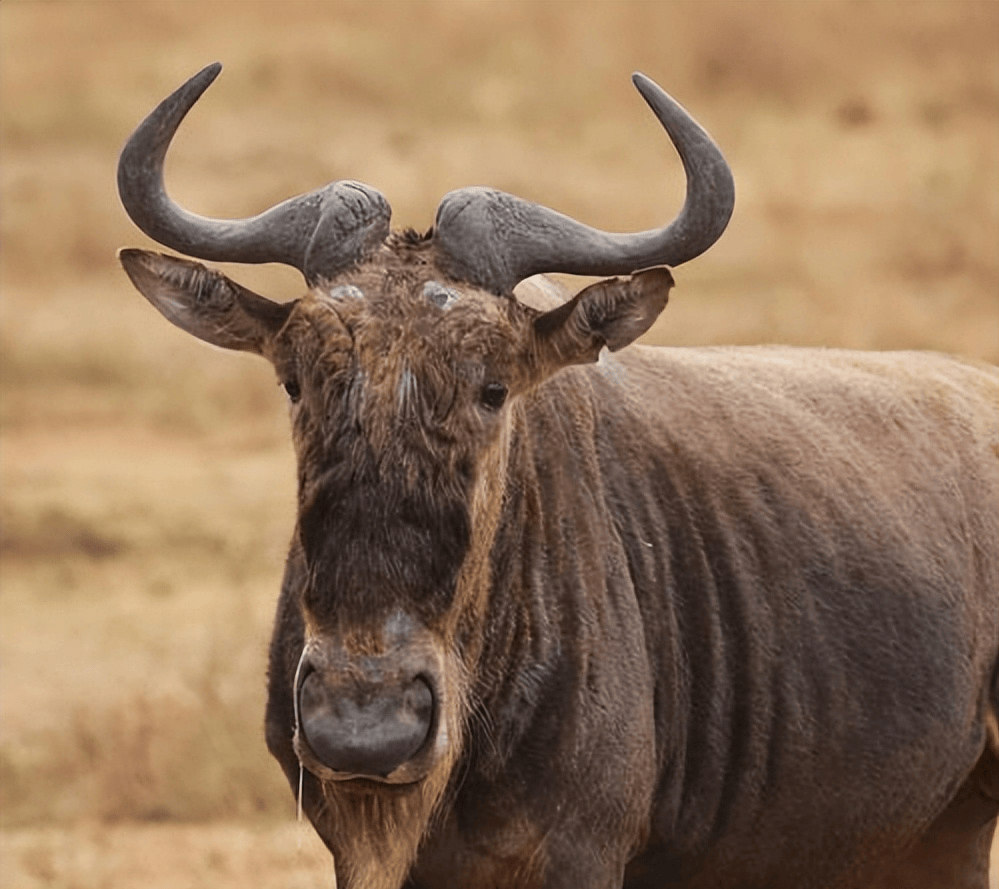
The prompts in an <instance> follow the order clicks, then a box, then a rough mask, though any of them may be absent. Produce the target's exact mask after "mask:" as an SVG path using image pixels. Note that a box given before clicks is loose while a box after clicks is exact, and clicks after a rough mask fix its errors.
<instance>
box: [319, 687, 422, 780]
mask: <svg viewBox="0 0 999 889" xmlns="http://www.w3.org/2000/svg"><path fill="white" fill-rule="evenodd" d="M299 711H300V716H301V729H302V732H303V734H304V736H305V740H306V742H307V743H308V745H309V747H310V748H311V750H312V752H313V753H314V754H315V755H316V757H317V758H318V759H319V761H320V762H322V763H323V764H324V765H326V766H328V767H329V768H331V769H333V770H335V771H339V772H347V773H351V774H357V775H370V776H373V777H374V776H380V777H385V776H387V775H388V774H390V773H391V772H392V771H394V770H395V769H397V768H398V767H399V766H400V765H402V764H403V763H405V762H408V761H409V760H410V759H412V758H413V757H414V756H415V755H416V754H417V753H418V752H419V750H420V748H422V747H423V745H424V744H425V743H426V740H427V738H428V736H429V734H430V730H431V726H432V724H433V718H434V695H433V692H432V690H431V688H430V685H429V683H428V682H427V681H426V679H424V678H423V677H417V678H415V679H412V680H411V681H409V682H407V683H405V684H404V685H402V686H371V685H369V684H353V683H352V684H349V685H329V684H327V683H325V682H323V679H322V677H321V675H320V674H319V673H317V672H315V671H313V672H311V673H309V674H307V675H306V676H305V678H304V679H303V680H302V683H301V686H300V690H299Z"/></svg>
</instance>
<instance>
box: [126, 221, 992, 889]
mask: <svg viewBox="0 0 999 889" xmlns="http://www.w3.org/2000/svg"><path fill="white" fill-rule="evenodd" d="M123 261H124V262H125V264H126V268H127V269H128V270H129V273H130V275H131V276H132V278H133V280H135V281H136V284H137V286H139V288H140V289H141V290H142V291H143V293H145V294H146V295H147V296H148V297H149V298H150V299H151V300H152V301H153V302H154V304H156V305H158V306H159V307H160V308H161V310H163V311H164V313H165V314H167V315H168V316H169V317H171V319H172V320H174V321H175V322H176V323H179V324H181V326H183V327H184V328H185V329H187V330H189V331H191V332H192V333H195V335H198V336H201V337H202V338H203V339H206V340H208V341H210V342H214V343H216V344H220V345H225V346H227V347H230V348H246V349H252V350H256V351H259V352H260V353H262V354H264V355H265V356H266V357H268V358H269V359H270V360H271V361H272V362H273V363H274V365H275V367H276V369H277V373H278V376H279V379H280V380H281V381H282V382H283V383H285V384H286V386H287V387H288V388H289V391H290V392H291V393H292V394H293V395H294V396H295V399H294V400H295V404H294V405H293V406H292V409H291V414H292V427H293V438H294V442H295V448H296V452H297V455H298V465H299V505H300V514H299V527H298V529H297V531H296V535H295V538H294V540H293V542H292V546H291V552H290V554H289V559H288V566H287V570H286V575H285V581H284V585H283V591H282V597H281V601H280V604H279V608H278V615H277V620H276V623H275V630H274V637H273V642H272V649H271V666H270V676H269V695H270V697H269V703H268V712H267V739H268V744H269V746H270V749H271V750H272V752H273V753H274V755H275V756H276V757H277V759H278V760H279V761H280V763H281V765H282V767H283V768H284V770H285V772H286V774H287V775H288V778H289V780H290V781H291V783H292V786H293V787H296V786H297V781H298V764H299V760H298V758H297V756H296V754H295V750H294V748H293V745H292V735H293V733H294V727H295V722H294V712H293V709H294V708H293V696H294V685H293V677H294V675H295V670H296V667H297V664H298V661H299V656H300V654H301V651H302V646H303V644H304V642H305V639H306V625H308V628H309V630H308V634H309V637H310V638H312V639H315V640H318V642H317V644H320V645H324V646H327V647H329V648H330V650H333V649H336V650H337V651H339V650H340V649H341V648H342V649H343V651H346V652H347V656H355V657H358V658H360V657H369V656H371V655H372V652H373V651H374V653H375V654H378V655H379V656H381V654H383V653H382V652H381V649H378V645H377V644H376V643H371V642H363V643H362V642H359V641H357V639H368V640H370V639H377V638H378V634H379V632H380V628H382V627H384V626H386V625H387V624H386V622H387V621H389V620H391V619H392V615H395V614H398V613H402V614H405V615H407V616H408V617H409V618H411V619H412V620H413V621H415V622H416V623H418V625H419V626H420V627H421V628H422V629H421V630H420V631H419V633H420V634H423V635H420V638H424V636H425V637H426V638H427V639H431V640H433V641H432V643H428V644H431V645H432V647H434V650H435V651H437V652H438V656H439V658H440V662H441V663H442V664H444V666H443V667H442V668H441V670H440V672H441V677H442V678H440V680H439V681H440V682H441V683H442V684H443V685H442V687H443V689H444V690H443V692H442V694H441V700H442V701H445V702H446V703H445V706H444V709H445V710H446V712H445V713H444V714H443V715H442V718H443V719H444V721H445V725H446V732H445V733H444V735H436V736H435V741H434V743H435V744H437V745H438V746H437V747H434V752H433V756H432V761H430V762H429V765H428V768H427V772H426V777H425V778H424V779H423V780H422V781H420V782H417V783H416V784H411V785H404V786H393V787H390V786H384V785H378V784H376V783H374V782H362V783H353V784H351V783H345V782H342V781H336V780H326V779H322V780H320V778H317V777H316V776H315V775H313V774H307V775H306V781H305V794H304V805H305V809H306V811H307V813H308V815H309V818H310V819H311V821H312V823H313V824H314V825H315V827H316V830H317V831H318V832H319V834H320V836H322V838H323V840H324V841H325V842H326V844H327V845H328V846H329V847H330V849H331V850H333V852H334V854H335V860H336V866H337V873H338V877H339V880H340V885H341V886H345V887H351V889H356V887H371V889H398V887H400V886H402V885H405V886H407V887H420V889H430V887H437V886H475V887H480V889H489V887H500V886H522V887H527V889H530V887H556V886H571V887H574V889H575V887H580V889H581V887H609V886H627V887H631V889H640V887H653V886H655V887H688V889H693V887H712V889H724V887H733V889H735V887H749V886H760V887H763V886H766V887H770V889H780V887H788V889H790V887H795V889H807V887H815V889H817V887H823V889H830V887H855V886H869V887H877V886H881V885H894V884H892V883H891V882H890V881H891V879H893V878H894V877H892V875H895V877H897V878H898V879H905V878H906V877H905V874H906V873H907V872H910V871H914V869H915V868H916V867H917V866H918V867H923V866H924V865H925V866H926V868H927V870H926V873H927V874H928V876H927V878H926V879H927V880H928V881H929V882H927V883H926V884H925V885H929V886H938V887H940V889H943V887H950V886H954V885H968V886H975V887H984V885H985V884H984V879H985V877H984V876H983V875H984V874H985V873H986V869H987V851H988V850H987V838H988V836H991V831H992V828H993V826H994V819H995V815H996V812H997V811H999V802H997V800H996V796H995V793H994V789H995V788H994V771H995V767H996V759H995V750H994V745H995V740H994V737H995V731H996V730H995V713H996V702H995V681H996V679H995V677H996V673H997V670H999V597H997V589H999V553H997V550H999V515H997V509H996V504H997V502H999V462H997V460H996V453H997V450H996V448H997V444H999V424H997V410H996V399H997V395H999V376H997V372H996V370H995V369H994V368H986V367H980V366H974V365H970V364H965V363H962V362H959V361H956V360H953V359H948V358H944V357H940V356H931V355H916V354H884V355H882V354H870V355H866V354H859V353H849V352H837V351H831V350H829V351H820V350H796V349H787V348H780V347H774V348H750V349H703V350H674V349H649V348H644V347H638V346H635V347H631V348H628V349H625V350H624V351H622V352H620V353H618V354H610V353H609V352H607V351H601V349H602V347H603V346H604V345H610V346H612V347H613V348H614V349H617V348H621V347H623V346H624V345H626V343H627V342H629V341H630V340H631V339H633V338H634V337H636V336H638V335H639V334H640V333H641V332H642V331H643V330H645V329H646V328H647V327H648V325H649V324H651V321H652V320H653V319H654V318H655V316H656V314H658V311H659V310H660V309H661V308H662V306H663V305H664V304H665V298H666V293H667V292H668V289H669V285H670V283H671V279H670V278H669V276H668V273H667V272H665V271H664V270H659V271H656V270H652V272H650V273H644V274H643V275H636V276H633V277H632V278H630V279H624V280H616V279H615V280H612V281H609V282H601V283H599V284H598V285H594V286H592V287H590V288H587V289H586V290H584V291H583V292H582V293H581V294H579V295H578V296H577V297H576V298H574V299H572V300H569V299H568V296H567V295H565V294H562V300H563V303H564V306H562V307H551V306H550V303H551V297H552V295H553V294H557V293H558V292H559V291H558V290H557V288H555V287H554V285H552V284H551V283H550V282H537V283H534V284H530V283H529V284H528V285H525V287H524V288H523V290H522V294H521V295H522V297H523V301H522V302H518V301H514V300H512V299H506V300H504V299H497V298H495V297H493V296H491V295H489V294H486V293H484V292H482V291H479V290H476V289H475V288H472V287H470V286H468V285H466V284H463V283H462V282H460V281H454V280H450V279H448V278H447V276H446V275H445V274H444V273H443V272H442V271H441V270H440V268H439V267H438V266H437V264H436V260H435V254H434V246H433V242H432V241H426V240H421V239H419V238H414V237H400V238H397V239H396V240H394V241H392V242H391V243H389V244H387V245H386V246H385V247H384V248H383V249H381V250H380V251H379V252H378V253H377V254H376V255H374V256H372V257H371V258H370V260H369V261H368V262H366V263H365V264H363V265H362V266H360V267H358V268H356V269H353V270H351V271H349V272H346V273H344V275H342V276H340V277H339V278H338V279H337V280H335V281H333V282H330V283H329V285H328V286H326V285H324V287H323V288H321V289H320V290H317V291H315V292H313V293H311V294H309V295H308V296H306V297H305V298H303V299H302V300H300V301H298V302H297V303H295V304H293V305H289V306H287V307H284V308H278V307H274V306H273V304H271V305H270V306H268V305H266V303H261V302H258V301H257V300H260V299H261V298H259V297H253V295H247V294H246V293H244V292H243V291H242V290H241V289H239V288H238V287H237V286H236V285H233V284H232V283H231V282H227V281H226V280H225V279H223V278H221V276H218V275H217V274H216V273H212V272H209V271H208V270H205V269H203V268H202V267H200V266H197V265H195V264H193V263H187V262H185V261H181V260H174V259H168V258H165V257H159V256H156V255H154V254H145V253H141V254H140V253H134V254H128V255H126V256H124V257H123ZM428 281H433V282H437V284H438V285H440V286H442V287H445V288H449V289H450V290H452V291H453V292H454V294H455V295H456V300H455V301H454V302H453V304H451V303H450V302H448V301H444V300H441V301H442V302H445V303H446V304H447V305H448V306H449V307H447V308H442V307H441V306H440V305H438V304H437V302H435V301H433V300H429V299H428V298H427V296H426V291H425V290H424V285H425V284H426V283H427V282H428ZM347 285H349V286H350V287H353V288H356V290H357V292H355V291H353V290H344V289H342V288H344V287H345V286H347ZM526 302H531V303H532V304H533V305H534V306H535V308H529V307H528V306H527V305H525V303H526ZM543 306H544V307H543ZM576 365H583V366H576ZM497 382H498V383H502V384H503V385H505V386H506V387H507V389H508V391H509V395H508V398H507V401H506V404H505V405H503V406H502V407H501V408H494V407H490V406H488V405H487V404H486V402H485V401H484V400H483V398H484V391H485V389H484V387H486V386H487V384H489V383H497ZM355 637H356V638H355ZM352 639H353V640H354V641H351V640H352ZM421 644H422V643H421ZM337 646H339V648H338V647H337ZM372 646H374V647H373V648H372ZM442 737H443V738H444V740H443V741H441V738H442ZM990 738H991V741H990ZM990 744H991V745H992V747H990V746H989V745H990ZM990 782H991V783H990ZM989 788H992V790H990V789H989ZM952 841H953V842H952ZM945 847H946V848H947V849H960V850H961V851H960V852H955V853H953V854H950V853H945V852H943V851H941V850H942V849H944V848H945ZM930 865H932V867H930ZM886 880H888V882H885V881H886ZM934 881H935V882H934Z"/></svg>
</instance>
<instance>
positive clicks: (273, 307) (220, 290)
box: [118, 249, 294, 355]
mask: <svg viewBox="0 0 999 889" xmlns="http://www.w3.org/2000/svg"><path fill="white" fill-rule="evenodd" d="M118 259H119V261H120V262H121V264H122V267H123V268H124V269H125V272H126V274H127V275H128V277H129V278H131V280H132V283H133V284H134V285H135V286H136V288H137V289H138V291H139V293H141V294H142V295H143V296H144V297H145V298H146V299H148V300H149V301H150V302H151V303H152V304H153V305H154V306H155V307H156V308H157V309H159V311H160V312H161V313H162V314H163V316H164V317H165V318H166V319H167V320H168V321H170V322H172V323H173V324H176V325H177V326H178V327H179V328H181V329H182V330H186V331H187V332H188V333H192V334H194V336H196V337H198V339H201V340H204V341H205V342H206V343H211V344H212V345H213V346H221V347H222V348H223V349H239V350H241V351H244V352H256V353H258V354H260V355H266V354H267V353H268V351H269V350H268V345H269V343H270V341H271V340H272V339H273V338H274V336H275V335H276V334H277V333H278V331H279V330H281V328H282V327H283V326H284V323H285V321H287V320H288V315H289V314H290V313H291V309H292V307H293V306H294V303H293V302H290V303H276V302H272V301H271V300H269V299H265V298H264V297H262V296H258V295H257V294H256V293H254V292H253V291H252V290H247V289H246V288H245V287H243V286H242V285H240V284H237V283H236V282H235V281H232V280H231V279H229V278H227V277H226V276H225V275H223V274H222V273H221V272H217V271H215V270H214V269H210V268H207V267H205V266H203V265H201V263H199V262H192V261H191V260H188V259H181V258H179V257H176V256H167V255H165V254H163V253H153V252H151V251H149V250H134V249H125V250H119V251H118Z"/></svg>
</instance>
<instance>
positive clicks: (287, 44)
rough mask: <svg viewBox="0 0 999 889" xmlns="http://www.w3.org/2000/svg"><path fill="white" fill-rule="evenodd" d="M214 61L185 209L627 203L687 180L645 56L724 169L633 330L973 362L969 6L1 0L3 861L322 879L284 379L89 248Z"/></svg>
mask: <svg viewBox="0 0 999 889" xmlns="http://www.w3.org/2000/svg"><path fill="white" fill-rule="evenodd" d="M215 59H220V60H221V61H223V62H224V63H225V64H226V70H225V71H224V73H223V75H222V77H221V78H220V79H219V81H218V82H217V83H216V85H214V86H213V87H212V88H211V90H210V91H209V92H208V94H207V95H206V96H205V98H204V99H203V102H202V106H203V107H202V106H199V107H198V108H197V109H195V110H194V111H193V112H192V113H191V115H190V119H189V121H188V122H187V123H186V124H185V126H184V128H183V129H182V131H181V133H180V135H179V136H178V139H177V145H176V150H175V152H174V153H173V155H172V157H171V162H170V165H169V167H168V171H167V175H168V182H169V187H170V189H171V192H172V193H173V194H174V195H175V196H176V197H177V198H178V199H179V200H181V201H182V202H184V203H185V204H187V205H189V206H190V207H192V208H193V209H195V210H197V211H199V212H202V213H207V214H215V215H222V216H224V215H246V214H250V213H253V212H256V211H258V210H260V209H261V208H263V207H264V206H268V205H270V204H272V203H274V202H276V201H278V200H280V199H282V198H284V197H286V196H288V195H291V194H293V193H297V192H301V191H306V190H310V189H312V188H314V187H316V186H317V185H319V184H322V183H324V182H326V181H329V180H330V179H334V178H341V177H344V178H346V177H352V178H358V179H362V180H364V181H366V182H369V183H371V184H372V185H375V186H376V187H378V188H380V189H381V190H383V191H384V192H385V194H386V195H388V197H389V199H390V200H391V202H392V205H393V208H394V213H395V221H396V223H397V224H398V225H412V226H414V227H417V228H425V227H427V226H428V225H429V224H430V222H431V221H432V218H433V212H434V209H435V208H436V205H437V202H438V200H439V199H440V197H441V196H442V195H443V194H444V193H445V192H447V191H449V190H450V189H452V188H456V187H459V186H462V185H469V184H475V183H485V184H490V185H494V186H497V187H499V188H503V189H506V190H508V191H513V192H515V193H518V194H520V195H522V196H524V197H528V198H531V199H534V200H538V201H541V202H543V203H546V204H548V205H550V206H554V207H557V208H559V209H561V210H563V211H565V212H568V213H570V214H572V215H574V216H576V217H578V218H581V219H585V220H586V221H588V222H591V223H593V224H596V225H599V226H602V227H604V228H609V229H618V230H627V229H639V228H646V227H650V226H653V225H656V224H658V223H659V222H661V221H662V220H663V219H664V218H665V217H667V216H670V215H671V214H672V213H673V212H674V211H675V209H676V207H677V206H678V204H679V201H680V200H681V197H682V176H681V172H680V168H679V164H678V163H677V162H676V160H675V158H674V157H673V156H672V155H671V152H670V150H669V148H668V146H667V145H666V143H665V140H664V139H663V137H662V135H661V133H660V132H659V131H658V129H657V126H656V125H655V124H654V122H653V121H652V119H651V117H650V115H649V114H648V112H647V110H646V109H645V108H644V106H643V104H642V102H641V101H640V99H639V98H638V96H637V94H635V93H634V90H633V89H632V87H631V86H630V84H629V83H628V75H629V73H630V72H631V71H632V70H634V69H639V70H643V71H645V72H646V73H648V74H650V75H651V76H653V77H655V78H656V79H657V80H658V81H659V82H660V83H662V84H663V85H664V86H665V87H666V88H667V89H669V90H670V91H671V92H673V94H674V95H676V96H677V98H679V99H680V100H681V101H682V102H684V103H685V104H686V105H687V106H688V107H689V108H690V109H691V110H692V111H693V112H694V113H695V114H696V115H697V116H698V118H699V119H700V120H701V121H702V122H703V123H704V124H705V125H706V126H708V127H709V128H710V129H711V131H712V132H713V133H714V135H715V136H716V138H717V139H718V141H719V142H720V144H721V145H722V147H723V149H724V150H725V152H726V155H727V156H728V158H729V160H730V162H731V164H732V166H733V169H734V171H735V176H736V182H737V186H738V195H739V196H738V203H737V208H736V214H735V217H734V219H733V221H732V224H731V226H730V228H729V230H728V232H727V233H726V235H725V237H724V238H723V239H722V240H721V242H719V244H718V245H717V246H716V247H715V248H714V249H713V250H712V251H711V252H710V253H709V254H708V255H707V256H705V257H703V258H701V259H700V260H698V261H697V262H695V263H693V264H691V265H690V266H689V267H684V268H682V269H680V270H678V272H677V280H678V283H679V287H678V289H677V290H676V291H675V293H674V296H673V297H672V298H671V303H670V306H669V308H668V309H667V311H666V312H665V313H664V315H663V318H662V319H661V320H660V321H659V322H658V323H657V325H656V326H655V328H654V329H653V331H652V333H651V335H650V338H651V339H652V340H653V341H656V342H661V343H671V344H683V345H687V344H694V343H719V342H737V343H746V342H763V341H780V342H789V343H801V344H811V345H835V346H847V347H852V348H876V349H881V348H931V349H941V350H945V351H952V352H958V353H961V354H965V355H968V356H972V357H977V358H981V359H984V360H987V361H991V362H996V361H999V250H997V246H996V245H997V244H999V3H995V2H950V0H943V2H908V3H905V4H902V3H899V2H896V0H869V2H864V3H855V2H851V0H812V2H808V3H798V4H792V3H787V2H770V3H759V2H751V0H737V2H705V3H698V4H694V3H683V4H665V3H660V4H653V3H627V2H619V3H599V4H597V3H580V2H577V3H573V4H568V3H558V2H536V3H531V4H527V3H521V4H510V3H496V2H476V3H471V2H469V3H455V2H443V0H441V2H434V0H427V2H406V3H389V2H382V3H369V2H336V3H328V4H318V3H300V2H267V3H262V2H242V3H239V4H235V3H218V2H204V3H198V4H195V3H165V2H159V3H146V2H139V0H127V2H126V0H119V2H87V0H77V2H46V3H41V2H29V0H20V2H19V0H4V2H3V3H2V4H0V200H2V213H0V243H2V254H0V296H2V300H0V325H2V327H0V356H2V362H3V363H2V376H0V422H2V435H3V440H2V447H0V461H2V474H0V483H2V489H0V494H2V504H0V522H2V535H0V558H2V561H0V585H2V592H0V609H2V611H0V646H2V651H0V654H2V658H3V665H4V669H3V672H2V673H0V824H2V831H0V840H2V845H0V855H2V864H0V880H2V882H3V885H5V886H11V887H15V886H16V887H33V886H54V887H97V886H115V887H128V886H133V885H134V886H143V887H156V886H191V887H195V886H208V885H211V886H222V887H225V886H228V885H232V886H236V885H240V886H244V885H254V886H271V885H273V886H307V885H308V886H320V885H328V879H327V877H328V870H327V867H326V862H325V859H324V858H323V856H322V854H321V852H319V851H318V850H317V849H316V848H315V843H314V841H313V840H312V838H311V837H310V836H308V833H307V832H306V840H305V844H306V845H305V848H306V850H308V851H306V852H304V853H301V854H300V853H299V852H298V849H297V843H298V834H299V831H298V828H297V827H296V825H295V824H294V823H293V808H294V807H293V802H292V799H291V795H290V794H289V792H288V790H287V788H286V786H284V782H283V779H282V778H281V776H280V774H279V772H278V769H277V767H276V765H274V764H273V763H272V762H271V761H270V759H269V757H268V756H267V754H266V751H265V750H264V745H263V739H262V732H261V725H260V724H261V713H262V706H263V704H262V701H263V676H264V658H265V651H266V644H267V635H268V632H269V623H270V618H271V611H272V609H273V603H274V599H275V593H276V590H277V586H278V583H279V579H280V573H281V567H282V559H283V553H284V549H285V543H286V541H287V538H288V536H289V534H290V533H291V526H292V517H293V484H294V468H293V464H292V460H291V455H290V449H289V447H288V444H287V441H286V431H285V420H284V416H283V413H284V406H283V398H282V396H281V393H280V392H279V390H278V388H277V386H276V385H275V384H274V381H273V379H272V376H271V373H270V371H269V369H268V368H267V367H265V366H263V365H262V364H258V363H256V362H255V361H254V360H253V359H249V358H243V357H239V356H229V355H224V354H222V353H219V352H216V351H213V350H210V349H207V348H204V347H203V346H201V345H200V344H198V343H196V342H194V341H193V340H191V339H189V338H186V337H185V336H183V335H182V334H180V333H179V332H177V331H176V330H174V329H173V328H171V327H170V326H169V325H167V324H166V323H165V322H163V321H162V320H161V319H160V318H159V317H158V316H157V315H156V314H155V312H154V311H153V310H152V309H150V308H149V307H148V306H147V305H146V304H145V303H144V302H143V301H142V300H141V299H140V298H139V297H138V296H137V295H136V294H135V293H134V292H133V291H132V289H131V288H130V286H129V285H128V283H127V281H126V280H125V278H124V276H123V275H122V274H121V272H120V271H119V269H118V268H117V266H116V263H115V260H114V251H115V249H116V248H117V247H119V246H122V245H144V244H148V243H149V242H148V241H147V240H146V239H145V238H144V237H143V236H141V235H140V234H138V233H137V232H136V231H135V229H134V228H133V227H132V226H131V224H130V223H129V222H128V220H127V219H126V218H125V216H124V213H123V212H122V211H121V210H120V208H119V206H118V203H117V199H116V196H115V192H114V169H115V162H116V159H117V152H118V150H119V148H120V145H121V143H122V141H123V140H124V139H125V137H126V136H127V135H128V133H129V132H130V131H131V129H132V128H133V127H134V125H135V124H136V123H137V122H138V120H139V119H140V118H141V116H142V115H143V114H145V113H146V111H148V110H149V108H150V107H151V106H152V105H153V104H154V103H155V102H156V101H158V100H159V99H160V98H162V97H163V96H164V95H165V94H166V93H167V92H169V91H170V90H171V89H173V88H174V87H175V86H176V85H178V84H179V83H180V82H181V81H182V80H183V79H185V78H186V77H187V76H189V75H190V74H192V73H194V72H195V71H196V70H198V69H199V68H200V67H201V66H202V65H204V64H206V63H208V62H210V61H213V60H215ZM229 271H230V272H232V273H233V274H234V276H235V277H237V278H238V279H239V280H241V281H243V282H244V283H246V284H248V285H249V286H252V287H256V288H258V289H260V290H263V291H264V292H267V293H269V294H271V295H273V296H276V297H278V298H289V297H291V296H294V295H295V294H296V292H297V290H298V289H299V288H300V286H301V284H300V282H299V281H298V279H297V273H295V272H292V271H290V270H288V269H282V268H271V267H264V268H244V269H229Z"/></svg>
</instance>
